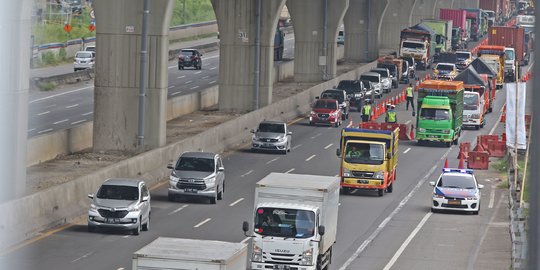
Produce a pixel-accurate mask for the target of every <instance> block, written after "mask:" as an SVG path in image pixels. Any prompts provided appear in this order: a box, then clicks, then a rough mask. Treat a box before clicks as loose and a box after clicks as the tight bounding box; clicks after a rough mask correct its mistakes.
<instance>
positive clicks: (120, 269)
mask: <svg viewBox="0 0 540 270" xmlns="http://www.w3.org/2000/svg"><path fill="white" fill-rule="evenodd" d="M116 270H124V267H120V268H118V269H116Z"/></svg>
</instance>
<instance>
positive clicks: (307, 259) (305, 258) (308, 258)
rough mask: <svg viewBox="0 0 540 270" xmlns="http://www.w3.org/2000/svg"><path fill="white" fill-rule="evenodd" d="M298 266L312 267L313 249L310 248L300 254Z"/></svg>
mask: <svg viewBox="0 0 540 270" xmlns="http://www.w3.org/2000/svg"><path fill="white" fill-rule="evenodd" d="M300 265H313V248H312V247H310V248H309V249H308V250H306V251H304V252H303V253H302V260H300Z"/></svg>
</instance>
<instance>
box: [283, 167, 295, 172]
mask: <svg viewBox="0 0 540 270" xmlns="http://www.w3.org/2000/svg"><path fill="white" fill-rule="evenodd" d="M293 171H294V168H292V169H290V170H288V171H286V172H285V173H290V172H293Z"/></svg>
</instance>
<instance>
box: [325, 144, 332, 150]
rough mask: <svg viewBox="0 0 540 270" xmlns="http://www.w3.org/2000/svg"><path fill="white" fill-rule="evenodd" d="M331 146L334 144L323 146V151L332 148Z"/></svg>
mask: <svg viewBox="0 0 540 270" xmlns="http://www.w3.org/2000/svg"><path fill="white" fill-rule="evenodd" d="M332 145H334V144H333V143H331V144H329V145H327V146H325V147H324V149H328V148H330V147H332Z"/></svg>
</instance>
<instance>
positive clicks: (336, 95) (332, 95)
mask: <svg viewBox="0 0 540 270" xmlns="http://www.w3.org/2000/svg"><path fill="white" fill-rule="evenodd" d="M321 98H326V99H335V100H337V101H338V102H339V103H341V102H343V100H344V97H343V92H340V91H324V92H323V93H322V95H321Z"/></svg>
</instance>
